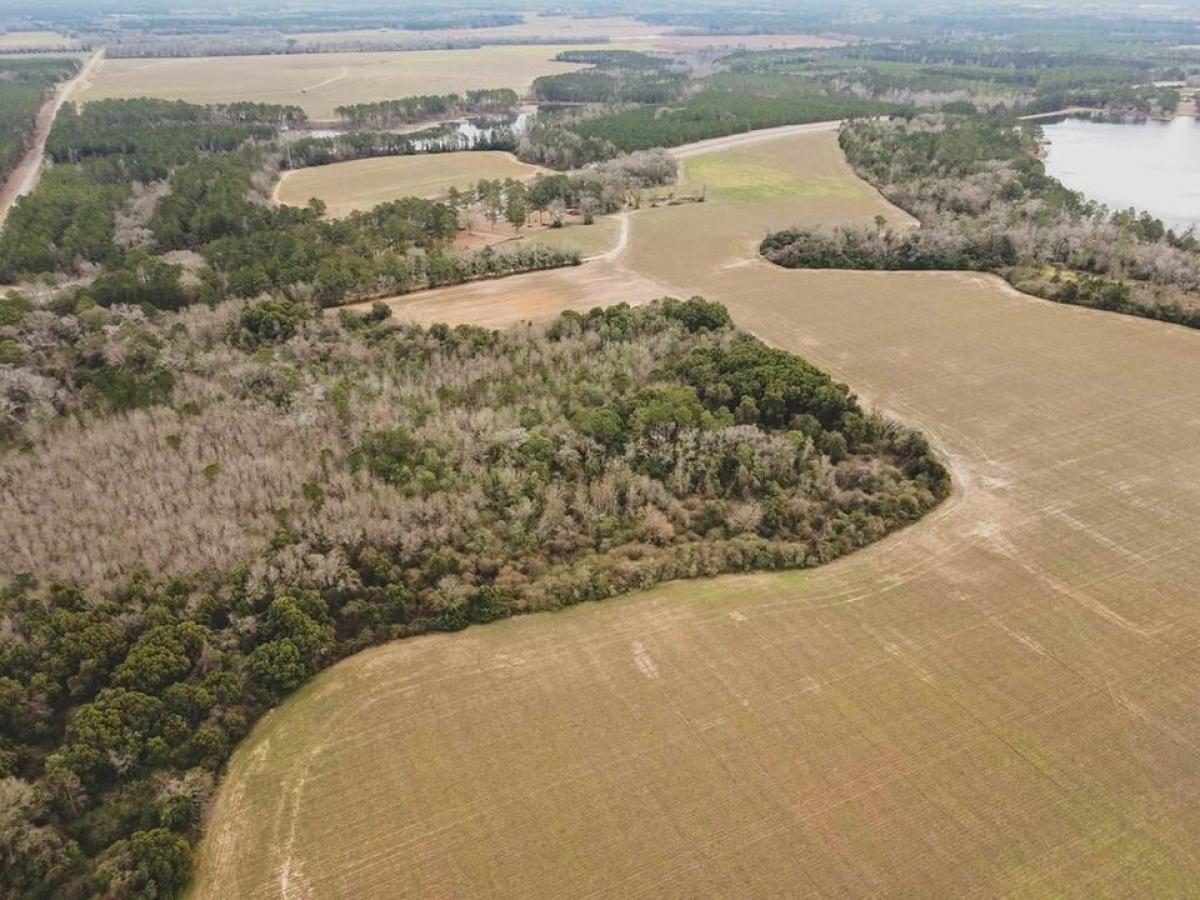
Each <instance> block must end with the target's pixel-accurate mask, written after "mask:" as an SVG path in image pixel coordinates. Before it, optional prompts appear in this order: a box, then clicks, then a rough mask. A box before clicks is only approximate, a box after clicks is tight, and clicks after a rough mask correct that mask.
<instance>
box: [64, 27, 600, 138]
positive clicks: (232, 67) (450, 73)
mask: <svg viewBox="0 0 1200 900" xmlns="http://www.w3.org/2000/svg"><path fill="white" fill-rule="evenodd" d="M571 49H579V47H578V46H571V45H557V44H546V45H514V46H497V47H484V48H482V49H478V50H406V51H393V52H384V53H301V54H294V55H279V56H219V57H195V58H187V59H105V60H104V62H103V63H102V64H101V65H100V67H99V68H98V69H97V70H96V72H95V74H93V75H92V76H91V77H90V79H89V83H88V85H87V86H86V87H85V88H84V89H83V90H82V91H81V92H80V94H79V98H78V99H79V100H81V101H83V102H87V101H89V100H103V99H105V98H107V97H160V98H164V99H168V100H187V101H189V102H191V103H231V102H234V101H238V100H254V101H261V102H264V103H294V104H296V105H297V106H301V107H303V108H304V110H305V112H307V113H308V115H309V117H310V118H312V119H314V120H329V119H333V118H334V112H333V110H334V107H336V106H340V105H343V104H348V103H366V102H371V101H375V100H394V99H396V98H397V97H407V96H411V95H413V94H447V93H452V92H460V93H461V92H462V91H466V90H471V89H474V88H485V87H486V88H491V87H510V88H513V89H515V90H517V91H524V90H526V89H527V88H528V87H529V85H530V84H532V83H533V79H535V78H537V77H538V76H539V75H553V74H555V73H558V72H571V71H574V70H576V69H579V68H581V66H579V65H575V64H572V63H560V62H554V61H553V60H554V56H555V55H556V54H557V53H559V52H560V51H562V50H571Z"/></svg>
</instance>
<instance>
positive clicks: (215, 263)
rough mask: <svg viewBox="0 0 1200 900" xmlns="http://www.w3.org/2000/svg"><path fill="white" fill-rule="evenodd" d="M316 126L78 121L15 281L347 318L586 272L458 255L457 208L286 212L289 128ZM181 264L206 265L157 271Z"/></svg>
mask: <svg viewBox="0 0 1200 900" xmlns="http://www.w3.org/2000/svg"><path fill="white" fill-rule="evenodd" d="M302 115H303V114H302V113H301V112H300V111H299V110H298V109H297V108H295V107H282V106H269V105H266V104H247V103H242V104H231V105H222V106H196V105H193V104H188V103H183V102H175V101H162V100H104V101H99V102H95V103H89V104H87V105H86V106H83V107H82V108H79V107H75V106H68V107H66V108H65V109H64V110H63V111H62V112H61V114H60V116H59V119H58V120H57V121H56V122H55V125H54V128H53V130H52V131H51V134H50V137H49V140H48V141H47V145H46V152H47V155H48V156H49V157H50V158H51V159H52V160H53V161H54V163H55V165H54V166H53V167H52V168H51V169H50V170H49V171H48V172H47V173H46V175H45V177H44V178H42V179H41V181H40V183H39V184H38V187H37V189H36V190H34V191H33V192H32V193H31V194H29V195H28V196H27V197H24V198H22V199H21V200H20V201H19V202H18V203H17V204H16V206H14V208H13V210H12V213H11V215H10V217H9V221H8V226H7V227H6V228H5V230H4V232H3V233H0V279H5V280H12V279H17V278H25V279H29V278H35V277H38V276H42V275H45V274H50V275H59V276H74V277H75V278H76V279H79V280H82V281H83V282H84V283H83V284H82V285H81V286H79V287H77V288H75V289H74V290H76V291H77V292H78V293H79V294H80V296H87V297H90V298H91V299H93V300H95V301H96V302H99V303H101V304H102V305H106V304H108V303H110V302H119V300H120V298H121V297H122V294H121V291H122V290H130V291H134V294H132V295H130V296H129V298H128V299H132V300H133V302H138V303H147V304H149V305H151V306H156V307H158V308H177V307H178V306H180V305H184V304H186V303H191V302H196V301H203V302H207V303H214V302H219V301H220V300H222V299H224V298H226V297H229V296H233V297H251V296H256V295H257V294H260V293H263V292H274V293H279V294H282V295H285V296H287V297H290V298H293V299H294V298H303V299H306V300H307V299H315V300H316V301H317V302H319V303H321V304H324V305H337V304H339V303H343V302H346V301H348V300H360V299H363V298H367V297H372V296H379V295H383V294H397V293H404V292H406V291H410V290H416V289H419V288H423V287H432V286H438V285H444V284H454V283H459V282H462V281H467V280H472V279H477V278H490V277H496V276H499V275H506V274H512V273H515V272H526V271H532V270H535V269H541V268H548V267H553V266H559V265H571V264H574V263H577V262H578V261H579V259H578V254H575V253H572V252H563V251H557V250H550V249H547V248H544V247H527V248H521V249H519V250H516V251H512V252H500V253H495V252H492V251H491V250H486V249H485V250H481V251H475V252H469V253H467V252H464V253H456V252H454V251H453V250H452V248H451V243H452V241H453V238H454V236H455V234H456V233H457V230H458V220H457V214H456V211H455V209H453V208H451V207H450V206H448V205H447V204H445V203H439V202H433V201H428V200H419V199H417V198H408V199H403V200H397V201H394V202H392V203H388V204H383V205H381V206H379V207H376V208H375V209H374V210H371V211H369V212H364V213H358V214H355V215H353V216H349V217H346V218H343V219H339V220H336V221H331V220H327V219H325V218H323V217H322V215H321V213H322V209H321V206H320V204H316V205H313V206H311V207H308V208H294V207H287V206H276V205H273V204H271V203H270V202H269V195H270V188H271V184H272V182H273V181H274V178H275V176H276V173H277V171H278V169H279V167H280V166H281V165H282V160H283V151H282V150H281V148H280V147H279V145H278V142H277V138H278V134H279V127H280V126H281V125H284V124H288V123H294V122H297V121H299V120H300V119H301V118H302ZM168 251H187V252H189V253H191V254H194V256H192V257H191V259H192V264H191V265H190V266H187V267H185V266H183V265H181V264H167V263H164V262H162V261H156V260H154V259H152V258H151V257H153V256H155V255H157V254H161V253H165V252H168ZM151 273H152V275H153V277H151Z"/></svg>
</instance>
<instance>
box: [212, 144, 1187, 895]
mask: <svg viewBox="0 0 1200 900" xmlns="http://www.w3.org/2000/svg"><path fill="white" fill-rule="evenodd" d="M726 152H727V153H729V154H730V158H729V159H728V160H725V161H723V165H724V167H725V170H726V171H727V172H737V171H746V170H747V169H756V170H757V167H761V166H765V165H768V160H773V161H774V162H773V163H772V164H773V165H776V166H777V167H778V169H779V171H778V173H777V174H776V175H774V176H772V177H773V178H774V179H776V180H786V181H789V183H790V181H792V180H797V181H799V182H801V183H805V182H811V183H814V184H820V185H824V186H825V187H823V188H822V189H821V190H810V191H801V192H798V193H797V194H796V195H791V194H789V193H787V192H782V193H775V192H772V193H771V195H770V196H765V197H764V196H759V197H750V196H746V195H744V194H743V195H740V196H739V195H737V194H736V193H734V194H733V195H732V196H731V195H729V194H726V195H725V196H722V195H721V193H720V192H719V191H714V192H713V195H712V197H711V199H710V201H709V202H707V203H704V204H697V205H688V206H680V207H672V208H669V209H658V210H651V211H642V212H639V213H637V214H634V215H633V216H631V224H632V235H631V239H630V242H629V246H628V249H627V250H626V251H625V252H624V253H622V254H620V256H619V258H617V259H614V260H607V261H605V262H604V263H600V264H595V265H592V264H589V265H584V266H582V267H580V268H578V269H573V270H567V271H555V272H551V273H546V274H538V275H536V276H532V277H528V276H527V277H525V278H524V279H518V278H513V279H507V280H504V281H499V282H494V283H492V284H489V285H472V286H467V287H466V288H458V289H455V291H454V292H432V293H431V294H426V295H421V296H420V297H419V298H417V299H413V300H410V301H405V302H403V303H399V304H397V311H398V312H399V313H400V314H401V315H403V314H404V313H405V312H406V311H415V313H416V315H415V317H416V318H422V319H423V318H425V317H426V316H428V315H430V314H432V313H434V312H437V313H448V315H438V316H437V317H438V318H451V319H455V318H457V319H466V318H471V317H473V316H478V317H479V318H481V319H482V320H484V321H487V322H489V323H491V324H500V323H501V322H503V321H505V318H506V316H507V317H508V318H509V320H511V318H512V317H513V316H515V315H518V314H524V315H531V316H532V315H544V314H547V313H549V312H551V311H552V309H553V308H556V306H557V307H559V308H560V307H562V306H564V305H570V306H575V305H577V304H578V303H579V302H580V301H579V296H578V295H579V294H580V293H581V292H582V293H587V294H590V296H589V297H588V300H589V301H599V300H601V299H603V300H605V301H609V302H612V301H617V300H621V299H631V296H630V294H631V292H632V293H633V294H634V296H633V297H632V299H636V291H633V290H632V287H631V285H632V283H633V281H634V280H635V279H640V283H641V286H642V287H644V288H645V287H658V286H664V285H665V286H669V287H670V289H671V290H672V291H673V292H674V293H676V294H677V295H687V294H691V293H703V294H704V295H706V296H708V297H710V298H712V299H716V300H720V301H722V302H724V303H726V304H727V305H728V306H729V307H730V309H731V311H732V312H733V315H734V318H735V320H736V321H737V322H738V324H740V325H741V326H742V327H745V328H747V329H750V330H752V331H754V332H755V333H757V334H759V335H761V336H762V337H763V338H765V339H766V340H768V341H770V342H772V343H774V344H776V345H778V346H782V347H786V348H788V349H790V350H794V351H796V352H799V353H801V354H802V355H804V356H805V357H806V358H808V359H810V360H812V361H813V362H814V363H816V364H818V365H820V366H822V367H823V368H825V369H826V370H827V371H830V372H832V373H833V374H834V375H835V376H837V377H839V378H841V379H844V380H845V381H847V382H848V383H850V384H851V385H852V386H853V387H854V388H855V389H856V390H857V391H858V392H859V393H860V395H861V396H863V397H864V398H865V399H866V400H867V401H868V402H871V403H874V404H877V405H878V406H879V407H880V408H882V409H885V410H887V411H890V412H893V413H895V414H897V415H899V416H900V417H902V418H903V419H904V420H906V421H907V422H909V423H911V424H913V425H916V426H918V427H920V428H922V429H924V430H926V432H927V433H929V434H930V435H931V436H932V438H933V439H934V441H935V443H936V444H937V446H938V447H939V449H940V450H941V451H942V452H943V453H944V454H945V456H946V458H947V460H948V461H949V463H950V465H951V467H952V469H953V473H954V477H955V483H956V491H955V494H954V496H953V497H952V498H951V499H950V500H949V501H948V502H947V503H946V504H944V505H943V507H941V508H940V509H939V510H938V511H937V512H935V513H934V514H933V515H931V516H930V517H928V518H926V519H925V520H923V521H921V522H920V523H918V524H917V525H915V526H913V527H911V528H909V529H907V530H906V531H903V532H901V533H899V534H896V535H894V536H892V537H890V538H888V539H886V540H884V541H882V542H881V543H879V544H875V545H873V546H871V547H869V548H867V549H865V550H862V551H860V552H858V553H855V554H853V555H852V556H849V557H846V558H843V559H841V560H839V561H837V562H835V563H833V564H831V565H829V566H826V567H823V568H820V569H816V570H812V571H805V572H794V573H785V574H778V575H750V576H741V577H728V578H722V579H718V580H714V581H702V582H676V583H673V584H670V585H667V586H665V587H662V588H658V589H655V590H653V591H649V592H644V593H641V594H637V595H631V596H627V597H624V598H620V599H616V600H611V601H606V602H604V603H599V604H587V605H585V606H580V607H575V608H572V609H569V610H567V611H564V612H561V613H555V614H545V615H537V616H529V617H524V618H519V619H513V620H508V621H505V622H499V623H495V624H491V625H487V626H484V627H479V628H471V629H469V630H468V631H466V632H463V633H459V634H454V635H438V636H428V637H422V638H417V639H414V640H407V641H401V642H396V643H393V644H390V645H387V646H383V647H380V648H377V649H374V650H371V651H368V652H366V653H363V654H360V655H358V656H355V657H353V658H351V659H349V660H347V661H345V662H343V663H341V664H339V665H338V666H335V667H334V668H332V669H330V670H329V671H327V672H325V673H324V674H322V675H321V676H319V677H317V678H316V679H314V680H313V681H312V682H311V683H310V684H309V685H308V686H307V687H305V688H304V689H303V690H301V691H300V692H299V693H298V694H297V695H296V696H294V697H292V698H291V699H290V700H289V701H288V702H286V703H285V704H284V705H283V706H281V707H280V708H279V709H277V710H276V711H275V712H273V713H271V714H270V715H269V716H268V717H267V718H266V719H265V720H263V722H262V723H260V725H259V726H258V727H257V728H256V729H255V730H254V732H253V733H252V735H251V736H250V737H249V738H248V739H247V740H246V742H245V743H244V744H243V745H242V747H241V748H240V749H239V750H238V752H237V753H236V755H235V756H234V758H233V760H232V762H231V765H230V768H229V772H228V775H227V776H226V780H225V782H224V784H223V787H222V789H221V791H220V792H219V794H218V798H217V800H216V803H215V807H214V809H213V810H212V814H211V819H210V824H209V828H208V832H207V836H206V838H205V840H204V843H203V844H202V846H201V850H200V853H199V859H198V874H197V879H196V885H195V889H194V892H193V893H194V896H196V897H204V898H210V897H211V898H217V897H220V898H224V897H234V896H236V897H245V898H264V897H309V896H312V897H333V898H337V897H355V898H360V897H389V898H390V897H421V898H440V897H446V898H449V897H470V896H488V897H523V898H524V897H564V896H570V897H622V898H638V897H645V898H650V897H653V898H673V897H679V898H683V897H748V896H755V897H782V896H798V895H799V896H808V897H845V896H880V895H888V896H899V897H996V896H1012V897H1044V896H1055V897H1101V896H1104V897H1134V896H1138V897H1149V896H1170V897H1183V896H1197V895H1200V839H1198V838H1197V835H1198V834H1200V767H1198V766H1197V765H1196V749H1195V748H1196V746H1197V743H1198V742H1200V713H1198V711H1197V710H1198V708H1200V704H1198V701H1200V641H1198V640H1197V638H1198V636H1200V607H1198V606H1197V604H1196V602H1195V599H1196V598H1195V594H1196V588H1195V586H1196V584H1197V582H1198V580H1200V556H1198V555H1197V553H1196V546H1197V542H1198V540H1200V539H1198V538H1197V534H1198V533H1200V454H1198V453H1197V452H1196V447H1197V446H1198V443H1200V416H1198V415H1197V410H1198V409H1200V382H1198V381H1197V380H1196V379H1195V378H1194V377H1192V376H1191V375H1190V373H1191V372H1192V371H1194V368H1195V360H1196V359H1197V356H1198V354H1200V332H1196V331H1190V330H1186V329H1183V328H1178V327H1174V326H1169V325H1163V324H1160V323H1155V322H1150V321H1147V320H1144V319H1134V318H1127V317H1122V316H1117V315H1113V314H1110V313H1103V312H1096V311H1092V310H1087V309H1083V308H1079V307H1069V306H1059V305H1055V304H1052V303H1048V302H1044V301H1039V300H1034V299H1032V298H1029V297H1026V296H1023V295H1021V294H1018V293H1016V292H1015V291H1012V290H1010V289H1008V288H1006V287H1005V286H1004V285H1003V284H1002V283H1001V282H999V281H998V280H997V279H994V278H991V277H983V276H975V275H969V274H946V273H919V274H918V273H913V274H908V273H870V272H863V273H858V272H836V273H834V272H805V271H791V270H784V269H779V268H775V267H772V266H770V265H767V264H765V263H762V262H760V261H757V260H756V258H755V256H754V253H753V249H754V246H755V244H756V243H757V241H758V240H759V239H760V238H761V237H762V235H763V233H764V232H765V231H766V230H767V229H768V228H769V227H774V226H778V225H783V224H787V223H790V222H801V223H810V224H811V223H816V222H826V223H836V222H838V221H864V220H869V219H870V218H871V216H873V215H875V214H876V213H879V214H882V215H884V216H892V217H893V220H894V221H898V219H896V218H895V213H894V211H892V210H891V209H890V208H889V207H887V206H886V205H885V204H884V203H883V201H882V200H881V199H880V198H879V197H878V195H876V194H875V193H874V192H873V191H871V190H870V189H869V188H868V187H867V186H865V185H858V186H857V187H855V186H854V182H853V179H852V177H851V176H850V174H849V172H848V169H847V168H846V165H845V163H844V161H843V160H842V159H841V158H840V155H839V153H838V150H837V147H836V143H835V141H834V138H833V135H832V133H831V132H829V131H825V132H813V133H809V134H803V135H799V136H794V137H788V138H780V139H779V140H778V141H776V142H773V143H771V144H758V145H749V146H743V147H741V148H735V149H730V150H728V151H726ZM735 154H736V156H735ZM697 162H698V163H699V165H700V166H701V168H703V167H704V165H706V163H705V161H704V157H702V156H701V157H697ZM728 177H729V178H730V179H732V180H733V181H734V182H735V183H734V184H733V187H734V188H736V187H738V186H739V185H738V184H737V183H736V181H737V178H736V177H735V176H734V175H730V176H728ZM831 179H832V180H836V179H844V180H845V181H846V184H845V185H844V187H843V188H842V189H839V190H833V189H830V188H829V185H830V184H831ZM602 273H607V274H606V276H605V277H608V278H609V281H608V283H599V281H598V279H599V278H600V276H601V274H602ZM623 279H624V280H623ZM589 282H590V283H589ZM627 288H628V289H627ZM539 292H544V294H542V298H541V299H535V298H536V297H537V295H538V293H539ZM435 295H440V297H435Z"/></svg>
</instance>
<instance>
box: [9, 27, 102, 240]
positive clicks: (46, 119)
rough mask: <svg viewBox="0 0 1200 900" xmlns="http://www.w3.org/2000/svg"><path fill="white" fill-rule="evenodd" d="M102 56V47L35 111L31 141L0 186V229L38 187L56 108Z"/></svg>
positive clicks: (92, 69) (68, 98)
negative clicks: (19, 201) (14, 210)
mask: <svg viewBox="0 0 1200 900" xmlns="http://www.w3.org/2000/svg"><path fill="white" fill-rule="evenodd" d="M103 57H104V51H103V50H97V51H96V52H95V53H93V54H92V55H91V56H89V57H88V59H87V61H86V62H85V63H84V64H83V65H82V66H81V67H80V68H79V71H78V72H76V73H75V76H74V77H73V78H70V79H68V80H67V81H64V82H63V83H62V84H60V85H59V86H58V87H57V88H55V90H54V93H53V94H52V95H51V96H50V98H49V99H47V100H46V102H45V103H43V104H42V108H41V109H39V110H38V114H37V120H36V122H35V124H34V131H33V140H32V141H30V143H29V147H28V149H27V150H26V151H25V155H24V156H23V157H21V161H20V162H19V163H17V166H16V168H14V169H13V170H12V172H10V173H9V176H8V178H6V179H5V181H4V185H3V187H0V228H3V227H4V223H5V222H6V221H7V220H8V213H9V211H10V210H11V209H12V207H13V204H15V203H16V202H17V201H18V200H19V199H21V198H22V197H24V196H25V195H26V194H28V193H29V192H30V191H32V190H33V189H34V188H35V187H36V186H37V182H38V178H39V176H40V175H41V173H42V163H43V162H44V159H43V157H44V155H45V150H46V139H47V138H48V137H49V136H50V129H51V128H53V127H54V118H55V116H57V115H58V111H59V110H60V109H61V108H62V105H63V104H64V103H66V102H67V101H68V100H70V99H71V98H72V97H74V95H75V93H76V91H78V90H79V88H80V87H81V86H82V85H83V84H84V83H85V82H86V81H87V77H88V75H89V74H91V73H92V72H93V71H94V70H95V67H96V66H97V65H98V64H99V62H100V60H101V59H102V58H103Z"/></svg>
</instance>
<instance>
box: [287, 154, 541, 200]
mask: <svg viewBox="0 0 1200 900" xmlns="http://www.w3.org/2000/svg"><path fill="white" fill-rule="evenodd" d="M539 171H540V169H539V168H538V167H537V166H532V165H529V164H528V163H523V162H521V161H520V160H518V159H517V158H516V157H515V156H513V155H512V154H511V153H504V152H502V151H499V150H470V151H463V152H461V153H427V154H419V155H416V156H384V157H379V158H377V159H357V160H353V161H351V162H341V163H332V164H330V165H327V166H310V167H309V168H305V169H295V170H293V171H290V172H285V173H284V174H283V177H282V178H280V180H279V182H278V184H276V186H275V199H276V201H278V202H279V203H286V204H290V205H292V206H303V205H304V204H306V203H308V201H309V199H310V198H312V197H319V198H320V199H322V200H324V201H325V205H326V207H327V209H328V213H329V215H331V216H334V217H337V216H344V215H346V214H347V213H350V212H354V211H355V210H367V209H371V208H372V207H374V206H377V205H378V204H380V203H386V202H387V201H389V200H398V199H400V198H401V197H428V198H431V199H433V198H440V197H442V196H444V195H445V193H446V192H447V191H448V190H450V188H452V187H457V188H458V189H459V190H462V189H464V188H467V187H471V186H473V185H474V184H476V183H477V182H478V181H479V180H480V179H481V178H487V179H497V178H499V179H504V178H520V179H525V178H532V177H533V176H534V175H535V174H536V173H537V172H539Z"/></svg>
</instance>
